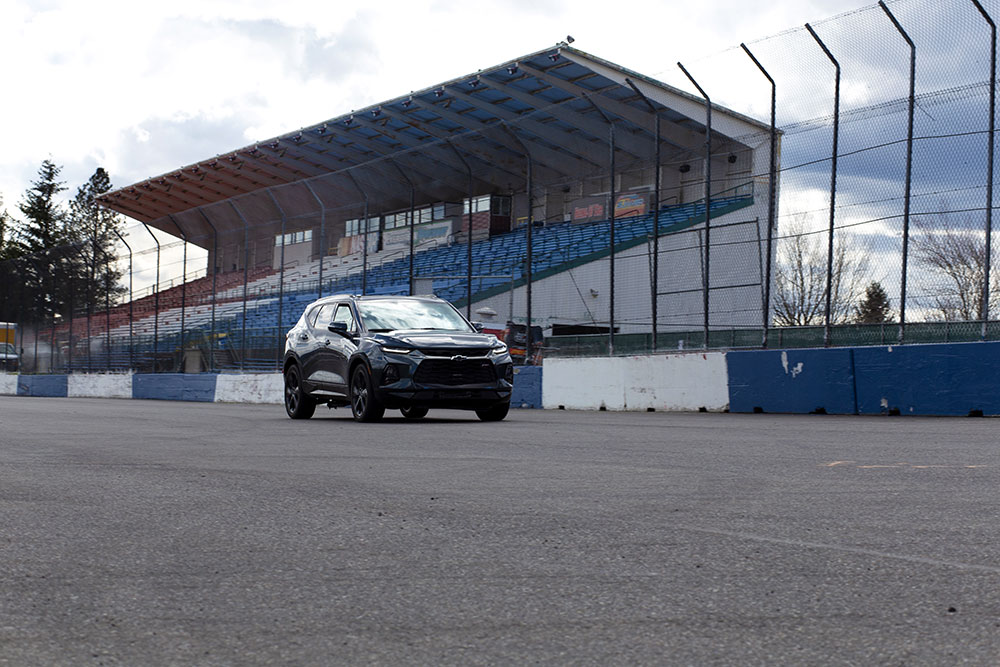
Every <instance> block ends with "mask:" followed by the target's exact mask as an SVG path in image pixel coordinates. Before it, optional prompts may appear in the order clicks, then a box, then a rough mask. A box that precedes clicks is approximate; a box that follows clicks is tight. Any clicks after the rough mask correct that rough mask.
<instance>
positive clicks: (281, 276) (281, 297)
mask: <svg viewBox="0 0 1000 667" xmlns="http://www.w3.org/2000/svg"><path fill="white" fill-rule="evenodd" d="M267 194H268V196H269V197H270V198H271V201H272V202H273V203H274V206H275V208H277V209H278V215H280V216H281V257H280V258H279V260H280V262H281V268H280V269H279V271H278V328H277V330H276V332H275V336H274V341H275V354H276V357H275V358H276V361H277V364H278V367H279V368H280V367H281V355H282V353H283V352H284V350H283V349H282V348H283V345H281V329H282V325H281V320H282V317H283V316H284V304H285V225H286V224H287V222H288V216H287V215H285V209H283V208H281V204H279V203H278V200H277V198H276V197H275V196H274V193H273V192H272V191H271V190H270V189H268V191H267Z"/></svg>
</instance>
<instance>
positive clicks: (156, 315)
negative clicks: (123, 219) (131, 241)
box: [142, 222, 160, 373]
mask: <svg viewBox="0 0 1000 667" xmlns="http://www.w3.org/2000/svg"><path fill="white" fill-rule="evenodd" d="M142 226H143V227H145V228H146V231H147V232H149V235H150V236H152V237H153V242H155V243H156V285H155V286H154V288H155V290H156V291H155V292H154V293H153V372H154V373H155V372H156V360H157V357H158V356H159V352H160V241H159V239H157V238H156V234H154V233H153V230H151V229H150V228H149V225H147V224H146V223H145V222H143V223H142Z"/></svg>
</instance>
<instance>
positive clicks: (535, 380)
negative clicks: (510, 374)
mask: <svg viewBox="0 0 1000 667" xmlns="http://www.w3.org/2000/svg"><path fill="white" fill-rule="evenodd" d="M510 407H512V408H540V407H542V367H541V366H515V367H514V391H512V392H511V395H510Z"/></svg>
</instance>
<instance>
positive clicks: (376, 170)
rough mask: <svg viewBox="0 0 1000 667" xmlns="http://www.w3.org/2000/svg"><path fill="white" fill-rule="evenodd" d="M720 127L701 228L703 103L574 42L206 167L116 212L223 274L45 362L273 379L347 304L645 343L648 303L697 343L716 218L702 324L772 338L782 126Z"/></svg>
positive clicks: (131, 195)
mask: <svg viewBox="0 0 1000 667" xmlns="http://www.w3.org/2000/svg"><path fill="white" fill-rule="evenodd" d="M712 112H713V128H712V129H713V133H712V139H711V145H710V148H711V155H712V158H711V172H712V174H714V175H713V177H712V179H711V181H710V188H711V196H710V198H709V200H708V204H709V205H708V207H707V208H708V210H707V211H706V196H705V194H706V192H705V190H706V187H705V185H706V184H705V180H706V179H705V175H706V171H707V169H708V167H709V165H707V164H706V161H705V159H704V155H705V153H704V150H705V138H706V134H705V126H704V122H703V119H704V117H705V106H704V101H703V100H701V99H699V98H697V97H694V96H692V95H689V94H688V93H685V92H683V91H680V90H678V89H675V88H672V87H670V86H667V85H665V84H663V83H661V82H658V81H655V80H653V79H651V78H648V77H645V76H643V75H641V74H638V73H636V72H632V71H630V70H626V69H624V68H621V67H619V66H617V65H614V64H612V63H609V62H607V61H604V60H601V59H599V58H596V57H594V56H592V55H589V54H586V53H584V52H582V51H579V50H577V49H574V48H572V47H569V46H568V45H567V44H565V43H562V44H559V45H557V46H556V47H554V48H549V49H544V50H542V51H538V52H536V53H533V54H529V55H527V56H522V57H520V58H515V59H512V60H510V61H508V62H506V63H503V64H500V65H497V66H495V67H492V68H488V69H485V70H480V71H479V72H477V73H475V74H470V75H468V76H464V77H460V78H458V79H455V80H452V81H449V82H445V83H442V84H439V85H436V86H432V87H430V88H427V89H424V90H421V91H419V92H414V93H411V94H408V95H405V96H402V97H399V98H396V99H393V100H389V101H386V102H383V103H381V104H378V105H373V106H371V107H369V108H366V109H362V110H355V111H353V112H351V113H350V114H345V115H342V116H339V117H336V118H332V119H330V120H327V121H325V122H323V123H319V124H316V125H314V126H310V127H307V128H302V129H301V130H298V131H296V132H292V133H289V134H286V135H282V136H280V137H276V138H274V139H271V140H268V141H264V142H258V143H257V144H254V145H251V146H247V147H244V148H241V149H237V150H234V151H232V152H230V153H228V154H225V155H220V156H216V157H214V158H210V159H206V160H202V161H199V162H197V163H195V164H192V165H189V166H186V167H182V168H179V169H177V170H175V171H173V172H170V173H167V174H163V175H161V176H158V177H154V178H151V179H148V180H146V181H143V182H141V183H137V184H135V185H131V186H128V187H125V188H121V189H119V190H117V191H114V192H111V193H109V194H107V195H104V196H103V197H102V199H101V203H102V204H103V205H104V206H106V207H108V208H111V209H114V210H116V211H119V212H121V213H123V214H125V215H128V216H130V217H132V218H135V219H137V220H139V221H140V222H142V223H143V224H146V225H148V226H149V227H153V228H156V229H158V230H160V231H163V232H167V233H170V234H173V235H176V236H180V237H182V238H184V239H185V240H187V241H188V242H191V243H194V244H197V245H199V246H202V247H204V248H205V249H206V250H207V251H208V271H207V274H208V275H205V276H204V277H201V278H199V279H197V280H194V281H191V282H188V283H187V284H183V285H175V286H172V287H170V288H169V289H165V290H161V291H159V293H157V294H152V295H148V296H145V297H143V298H142V299H138V300H136V301H134V302H133V303H131V304H124V305H119V306H116V307H115V308H113V309H112V310H111V312H109V313H100V314H94V315H92V316H91V317H88V318H85V319H84V318H81V317H79V316H78V317H76V318H73V319H72V321H63V322H58V323H54V325H52V326H50V327H49V328H45V327H40V328H39V329H38V332H37V335H36V337H35V339H36V344H38V343H40V344H41V345H42V346H43V347H45V346H46V345H48V346H49V347H50V348H51V350H52V351H51V354H50V357H51V359H50V362H49V363H50V364H51V367H54V368H58V367H69V368H72V369H73V370H80V369H88V368H122V369H124V368H153V369H156V370H218V369H226V368H242V369H247V368H257V369H272V368H274V367H275V365H276V363H277V360H278V359H279V358H280V348H281V346H282V344H283V333H284V331H285V330H286V329H287V328H288V327H289V326H291V324H292V323H294V321H295V320H296V319H297V318H298V317H299V315H300V314H301V312H302V307H303V306H304V305H305V304H306V303H308V302H310V301H312V300H313V299H315V298H316V297H317V296H319V295H321V294H331V293H336V292H351V293H362V292H366V293H374V294H407V293H410V292H411V291H413V292H417V293H426V292H427V291H433V292H434V293H435V294H437V295H439V296H441V297H443V298H446V299H448V300H450V301H452V302H453V303H455V304H456V306H458V307H460V308H464V309H465V310H466V312H468V313H469V315H470V316H471V318H472V319H486V325H487V326H488V327H493V328H502V327H503V326H504V322H507V321H513V322H520V323H524V322H531V323H534V324H541V325H543V326H544V327H546V328H547V329H548V330H550V331H551V330H552V328H553V327H571V328H575V329H577V330H580V329H585V330H590V331H594V332H597V331H609V330H610V331H615V332H622V333H628V332H639V331H648V330H649V328H650V326H651V320H652V317H653V309H654V306H655V307H658V308H659V313H660V315H659V316H658V318H657V320H658V325H659V326H660V328H661V330H668V329H675V330H679V329H684V328H691V327H692V326H696V325H697V324H698V323H699V322H700V321H701V317H702V314H703V313H702V310H701V309H700V304H701V298H702V296H701V288H702V286H703V277H704V270H703V257H704V255H705V252H704V235H705V226H706V220H707V219H711V224H712V228H713V231H712V238H711V247H712V249H713V252H714V253H715V256H714V257H715V259H713V271H712V273H711V278H710V284H711V291H712V304H711V307H710V312H709V316H708V317H709V318H710V319H711V322H712V324H713V325H718V326H727V327H733V326H748V327H749V326H758V325H759V323H760V321H761V318H762V314H761V308H760V303H761V300H760V293H761V290H762V289H763V279H762V277H761V276H762V275H763V273H762V270H761V267H762V265H763V262H764V256H763V254H764V250H763V248H764V246H763V244H762V239H763V238H765V237H766V236H767V233H768V230H767V220H768V216H767V199H768V197H767V196H756V197H755V195H754V192H755V189H756V190H757V191H758V192H767V190H768V188H769V186H770V182H769V180H768V177H767V173H768V167H767V165H768V163H769V159H770V155H769V152H770V134H769V132H770V128H769V126H765V125H762V124H761V123H759V122H758V121H756V120H754V119H751V118H747V117H745V116H742V115H740V114H737V113H735V112H732V111H729V110H727V109H724V108H721V107H718V106H715V105H713V109H712ZM657 160H659V162H657ZM761 174H764V176H761ZM762 188H763V190H762ZM612 213H613V215H614V217H613V220H612ZM612 230H613V231H612ZM612 233H613V239H614V240H613V242H612V241H611V239H612ZM734 241H739V242H740V243H744V244H745V243H746V242H751V247H752V248H753V252H746V251H745V245H743V246H741V247H742V248H744V250H743V251H741V252H739V253H737V252H734V251H732V250H729V248H732V247H734V246H735V245H736V244H735V243H734ZM529 256H530V258H531V260H530V262H529V261H528V257H529ZM653 258H655V259H656V261H657V262H658V263H659V266H661V267H662V270H661V271H660V273H659V278H658V281H657V286H656V290H655V294H651V292H650V271H651V266H652V261H653ZM616 265H617V267H618V274H617V277H612V276H613V273H614V271H615V268H614V267H615V266H616ZM609 292H613V293H614V295H615V296H617V303H615V304H614V305H612V302H611V299H609ZM754 304H756V305H754ZM477 311H478V312H481V313H484V316H483V317H482V318H481V317H479V316H478V315H477V314H476V313H477ZM71 328H72V331H73V333H72V341H73V343H72V344H70V339H71V336H70V329H71Z"/></svg>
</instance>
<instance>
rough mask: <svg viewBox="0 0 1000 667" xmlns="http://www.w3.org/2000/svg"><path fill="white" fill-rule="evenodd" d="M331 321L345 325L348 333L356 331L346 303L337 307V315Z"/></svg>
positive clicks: (349, 308) (351, 313)
mask: <svg viewBox="0 0 1000 667" xmlns="http://www.w3.org/2000/svg"><path fill="white" fill-rule="evenodd" d="M333 321H334V322H343V323H344V324H346V325H347V332H348V333H354V332H356V331H357V327H356V326H354V313H353V312H352V311H351V307H350V305H348V304H346V303H341V304H338V305H337V313H336V314H335V315H334V316H333Z"/></svg>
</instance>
